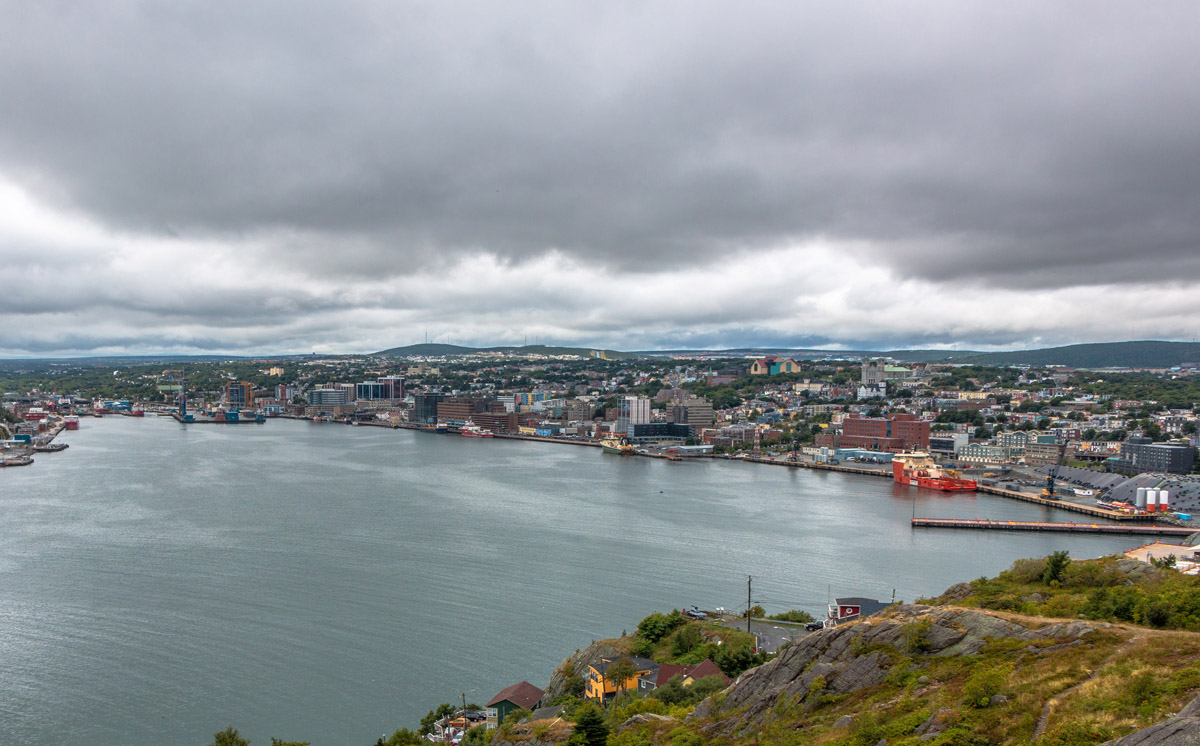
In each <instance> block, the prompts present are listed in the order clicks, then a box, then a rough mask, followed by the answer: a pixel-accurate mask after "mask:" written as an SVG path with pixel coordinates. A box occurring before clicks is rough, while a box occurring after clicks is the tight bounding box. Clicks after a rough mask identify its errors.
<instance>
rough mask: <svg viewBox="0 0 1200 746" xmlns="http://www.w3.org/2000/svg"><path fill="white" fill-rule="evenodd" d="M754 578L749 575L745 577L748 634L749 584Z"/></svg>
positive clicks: (748, 626) (747, 626)
mask: <svg viewBox="0 0 1200 746" xmlns="http://www.w3.org/2000/svg"><path fill="white" fill-rule="evenodd" d="M752 580H754V578H753V577H752V576H750V575H747V576H746V632H747V633H749V632H750V582H751V581H752Z"/></svg>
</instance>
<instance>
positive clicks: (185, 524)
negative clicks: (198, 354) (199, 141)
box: [0, 417, 1143, 746]
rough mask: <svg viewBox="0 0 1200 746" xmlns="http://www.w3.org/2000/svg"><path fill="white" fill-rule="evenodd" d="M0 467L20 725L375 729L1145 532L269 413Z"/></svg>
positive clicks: (1, 677)
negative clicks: (604, 642)
mask: <svg viewBox="0 0 1200 746" xmlns="http://www.w3.org/2000/svg"><path fill="white" fill-rule="evenodd" d="M60 438H61V439H62V440H64V441H65V442H68V443H69V444H70V446H71V447H70V449H69V450H67V451H65V452H63V453H58V454H41V455H39V456H38V458H37V463H36V464H34V465H33V466H30V467H25V468H22V469H7V470H4V472H2V473H0V490H2V497H0V733H3V734H4V736H3V740H4V742H5V743H10V744H14V745H19V746H23V745H26V744H29V745H33V744H39V745H40V744H50V743H54V744H68V745H70V744H80V745H81V746H82V745H83V744H87V746H104V745H106V744H113V745H116V744H123V745H129V746H141V745H143V744H144V745H145V746H151V745H153V746H160V745H161V744H186V745H189V746H190V745H193V744H195V745H197V746H199V745H201V744H205V743H208V742H210V741H211V737H212V733H214V732H215V731H218V730H221V729H223V728H225V727H226V726H228V725H233V726H234V727H236V728H238V729H239V730H240V732H241V733H242V735H243V736H245V737H248V738H250V739H251V740H252V741H253V742H254V743H256V744H263V743H269V741H270V738H271V737H276V738H281V739H296V740H308V741H311V742H312V743H313V744H314V746H338V745H340V744H351V745H353V744H363V746H367V744H372V743H374V742H375V739H376V738H378V737H379V736H380V735H381V734H384V733H386V732H390V731H392V730H394V729H395V728H397V727H401V726H405V727H415V726H416V722H417V720H418V719H419V717H420V716H421V715H422V714H423V713H424V712H425V711H427V710H429V709H430V708H432V707H434V706H436V705H437V704H438V703H440V702H453V701H460V700H461V697H462V693H464V692H465V693H466V698H467V700H468V701H469V702H478V703H479V704H483V703H484V702H486V701H487V700H488V699H489V698H490V697H491V696H492V695H493V694H495V693H496V692H497V691H499V690H500V689H501V688H503V687H505V686H507V685H509V684H512V683H515V682H517V681H520V680H522V679H526V680H529V681H531V682H533V683H535V684H538V685H544V683H545V682H546V680H547V679H548V677H549V675H550V674H551V672H552V671H553V669H554V667H555V666H556V665H557V664H558V662H559V661H561V660H562V659H563V658H564V657H565V656H567V655H569V654H571V653H572V652H574V651H575V649H576V648H580V647H583V646H585V645H587V644H588V643H589V642H590V641H591V640H593V639H600V638H603V637H608V636H612V635H615V634H618V633H620V632H621V631H622V630H632V629H633V627H634V626H635V625H636V623H637V621H638V620H639V619H640V618H641V617H643V616H645V615H646V614H648V613H650V612H651V611H655V610H669V609H670V608H673V607H683V606H686V605H691V604H696V605H698V606H700V607H702V608H715V607H720V606H724V607H728V608H731V609H732V608H743V607H744V603H745V598H746V577H747V575H751V576H753V577H754V585H753V589H754V597H755V600H756V601H761V603H762V605H763V606H765V607H767V609H768V611H782V610H785V609H789V608H801V609H806V610H808V611H810V612H812V613H814V614H819V613H821V612H822V610H823V607H824V605H825V603H826V600H827V597H828V595H829V593H832V594H833V595H861V596H869V597H875V598H879V599H881V600H886V599H889V598H890V597H891V594H892V592H893V589H894V590H895V593H896V597H897V598H898V599H905V600H912V599H914V598H916V597H918V596H921V595H933V594H936V593H938V592H940V591H941V590H943V589H944V588H945V587H947V586H949V585H951V584H953V583H955V582H959V581H963V580H970V579H972V578H976V577H979V576H981V575H991V574H995V573H996V572H998V571H1000V570H1002V569H1004V568H1005V567H1007V566H1008V565H1009V564H1011V562H1012V561H1013V560H1014V559H1017V558H1020V557H1026V556H1040V555H1044V554H1047V553H1049V552H1051V551H1054V550H1057V549H1068V550H1070V552H1071V555H1072V556H1074V557H1095V556H1100V555H1103V554H1107V553H1111V552H1114V551H1118V550H1123V549H1127V548H1130V547H1132V546H1136V545H1138V544H1140V543H1143V542H1141V541H1139V540H1138V539H1137V538H1136V537H1134V538H1130V537H1108V536H1073V535H1057V534H1036V533H1027V534H1010V533H1003V532H995V533H992V532H987V533H984V532H963V533H958V532H954V531H932V530H916V531H914V530H913V529H911V528H910V526H909V518H910V516H911V515H912V514H913V513H914V512H915V513H916V514H917V515H927V516H939V517H962V518H972V517H991V518H1000V519H1011V520H1051V521H1058V520H1071V519H1072V516H1071V515H1070V514H1066V513H1062V512H1059V511H1053V510H1048V509H1044V508H1041V507H1038V506H1035V505H1028V504H1024V503H1016V502H1011V501H1007V500H1005V499H1003V498H998V497H990V496H986V495H978V496H977V495H974V494H969V495H945V494H940V493H934V492H927V491H923V490H916V489H913V488H909V487H901V486H898V485H894V484H892V483H891V482H890V481H885V480H882V479H873V478H866V477H855V476H849V475H841V474H834V473H826V472H812V471H806V470H790V469H783V468H779V467H770V466H757V465H753V464H744V463H738V462H731V461H697V462H687V463H672V462H667V461H661V460H656V459H645V458H634V457H618V456H608V455H604V454H601V453H600V451H599V449H584V448H575V447H567V446H556V445H550V444H536V443H521V442H513V441H504V440H479V439H468V438H456V437H449V436H434V435H427V434H422V433H414V432H410V431H404V430H387V429H382V428H373V427H348V426H343V425H332V424H314V423H309V422H303V421H285V420H273V421H270V422H269V423H267V424H266V425H255V426H238V427H229V426H219V425H191V426H185V425H181V424H179V423H177V422H175V421H174V420H170V419H167V418H155V417H147V418H142V419H133V418H122V417H107V418H105V419H103V420H91V419H87V420H84V422H83V424H82V427H81V429H80V430H79V431H76V432H69V433H64V434H63V435H62V436H60Z"/></svg>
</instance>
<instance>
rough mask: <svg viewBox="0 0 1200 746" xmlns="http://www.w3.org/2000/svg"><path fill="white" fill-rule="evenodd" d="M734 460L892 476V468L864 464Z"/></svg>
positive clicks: (759, 457)
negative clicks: (871, 466)
mask: <svg viewBox="0 0 1200 746" xmlns="http://www.w3.org/2000/svg"><path fill="white" fill-rule="evenodd" d="M734 460H736V461H750V462H752V463H755V464H771V465H772V466H792V467H795V468H798V469H815V470H817V471H839V472H842V473H843V474H861V475H863V476H867V477H885V478H887V479H891V478H892V470H891V469H890V468H887V469H871V468H869V467H865V466H841V465H835V464H817V463H812V462H809V461H781V460H780V459H777V458H762V457H761V456H746V457H745V458H739V459H734Z"/></svg>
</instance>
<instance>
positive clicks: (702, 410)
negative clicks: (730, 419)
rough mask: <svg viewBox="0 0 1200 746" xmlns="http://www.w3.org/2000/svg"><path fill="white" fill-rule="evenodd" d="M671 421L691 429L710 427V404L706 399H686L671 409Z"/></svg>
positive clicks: (711, 423) (711, 418) (711, 420)
mask: <svg viewBox="0 0 1200 746" xmlns="http://www.w3.org/2000/svg"><path fill="white" fill-rule="evenodd" d="M671 414H672V417H671V420H672V421H673V422H676V423H679V424H681V425H691V426H692V427H712V425H713V421H714V419H715V418H714V415H713V408H712V404H711V403H710V402H709V401H708V399H702V398H699V397H688V398H686V399H684V400H682V401H680V402H678V403H676V404H675V406H673V407H672V408H671Z"/></svg>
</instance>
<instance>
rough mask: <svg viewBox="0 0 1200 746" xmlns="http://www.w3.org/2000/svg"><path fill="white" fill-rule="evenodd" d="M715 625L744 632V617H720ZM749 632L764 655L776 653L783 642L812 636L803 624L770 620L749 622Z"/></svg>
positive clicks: (752, 620)
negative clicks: (754, 637) (756, 640)
mask: <svg viewBox="0 0 1200 746" xmlns="http://www.w3.org/2000/svg"><path fill="white" fill-rule="evenodd" d="M715 621H716V622H717V624H720V625H723V626H725V627H730V628H732V629H740V630H742V631H745V630H746V619H745V617H743V618H741V619H738V618H737V617H721V618H720V619H717V620H715ZM750 632H751V633H753V634H754V635H755V636H757V637H758V648H759V650H761V651H763V652H766V653H777V652H779V648H781V647H782V646H783V644H784V643H785V642H791V641H792V640H799V639H800V638H802V637H804V636H805V635H809V634H812V633H811V632H809V631H807V630H806V629H804V625H803V624H786V623H782V622H773V621H771V620H770V619H764V620H756V619H751V620H750Z"/></svg>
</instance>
